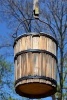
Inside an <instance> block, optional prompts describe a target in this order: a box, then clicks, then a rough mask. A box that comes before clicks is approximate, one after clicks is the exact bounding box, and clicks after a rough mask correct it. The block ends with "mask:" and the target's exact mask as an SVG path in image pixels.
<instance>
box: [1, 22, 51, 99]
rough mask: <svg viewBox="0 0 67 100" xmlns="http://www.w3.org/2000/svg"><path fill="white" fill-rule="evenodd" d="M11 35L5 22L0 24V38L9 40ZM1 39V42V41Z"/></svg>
mask: <svg viewBox="0 0 67 100" xmlns="http://www.w3.org/2000/svg"><path fill="white" fill-rule="evenodd" d="M9 33H11V30H10V29H9V28H8V27H7V24H6V23H5V22H0V37H1V36H2V37H1V38H7V35H8V34H9ZM1 38H0V41H1ZM0 52H2V53H3V52H5V50H2V51H1V50H0ZM10 60H11V62H12V61H13V58H12V59H10ZM42 100H52V99H51V97H48V98H44V99H42Z"/></svg>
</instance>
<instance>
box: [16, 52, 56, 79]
mask: <svg viewBox="0 0 67 100" xmlns="http://www.w3.org/2000/svg"><path fill="white" fill-rule="evenodd" d="M36 54H38V56H39V58H38V59H39V60H38V62H37V63H38V64H39V65H40V66H41V67H38V69H37V70H38V74H37V75H39V76H41V75H42V74H45V76H46V77H47V76H48V77H51V78H54V74H53V73H55V72H56V70H55V72H54V70H53V71H52V69H54V65H53V67H52V69H51V68H50V67H49V65H48V66H47V61H46V64H45V65H44V66H45V68H47V69H46V70H47V71H46V70H45V71H46V72H45V71H44V73H42V72H41V71H42V68H43V66H42V64H43V63H44V60H43V61H42V59H41V57H40V55H41V56H42V58H43V55H46V56H45V57H44V58H46V57H47V58H48V56H49V54H46V53H35V55H36ZM23 55H24V54H23ZM28 55H29V54H28V53H26V54H25V55H24V56H23V57H24V58H23V59H25V56H28ZM33 55H34V53H33ZM35 55H34V56H35ZM20 56H21V55H20ZM34 56H32V53H31V57H32V58H33V57H34ZM18 57H19V56H18ZM31 57H30V56H29V59H28V58H27V61H25V62H26V63H27V66H28V67H27V66H25V67H24V65H22V66H19V69H20V67H21V69H20V71H21V72H22V68H25V72H22V73H24V74H23V75H22V74H21V77H22V76H29V75H33V76H34V75H35V74H34V69H33V68H34V66H33V65H34V63H33V61H31V65H29V61H30V60H31ZM49 58H50V59H51V61H50V62H52V60H53V61H55V65H57V63H56V59H55V58H53V57H52V56H49ZM40 59H41V61H40ZM46 60H49V59H46ZM16 61H17V59H16ZM21 62H24V61H23V60H21ZM21 62H19V63H21ZM32 63H33V64H32ZM40 63H42V64H40ZM24 64H25V63H24ZM51 64H52V63H51ZM36 65H37V64H36ZM36 65H35V66H36ZM39 65H38V66H39ZM31 66H32V67H31ZM46 66H47V67H46ZM15 67H16V68H17V66H15ZM55 67H56V66H55ZM29 68H32V70H31V69H29ZM49 69H50V70H51V73H52V74H49V75H47V74H48V73H47V72H48V71H49ZM16 70H18V69H16ZM35 70H36V67H35ZM23 71H24V69H23ZM31 71H32V72H31ZM17 72H18V71H17ZM29 72H30V73H29ZM16 77H18V76H17V75H16ZM19 78H20V77H18V78H16V80H17V79H19ZM54 79H55V80H56V78H54Z"/></svg>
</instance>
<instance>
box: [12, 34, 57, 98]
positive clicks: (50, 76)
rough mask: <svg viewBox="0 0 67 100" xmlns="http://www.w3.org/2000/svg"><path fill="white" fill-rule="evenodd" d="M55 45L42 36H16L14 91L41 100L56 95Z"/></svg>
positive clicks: (49, 37) (52, 41) (53, 40)
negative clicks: (40, 99)
mask: <svg viewBox="0 0 67 100" xmlns="http://www.w3.org/2000/svg"><path fill="white" fill-rule="evenodd" d="M56 55H57V41H56V40H55V39H54V38H53V37H52V36H50V35H48V34H44V33H41V34H40V33H39V34H38V33H29V34H23V35H21V36H19V37H18V38H17V39H16V40H15V42H14V62H15V90H16V92H17V93H18V94H19V95H21V96H24V97H28V98H43V97H47V96H50V95H53V94H54V93H55V92H56V87H57V82H56V68H57V57H56Z"/></svg>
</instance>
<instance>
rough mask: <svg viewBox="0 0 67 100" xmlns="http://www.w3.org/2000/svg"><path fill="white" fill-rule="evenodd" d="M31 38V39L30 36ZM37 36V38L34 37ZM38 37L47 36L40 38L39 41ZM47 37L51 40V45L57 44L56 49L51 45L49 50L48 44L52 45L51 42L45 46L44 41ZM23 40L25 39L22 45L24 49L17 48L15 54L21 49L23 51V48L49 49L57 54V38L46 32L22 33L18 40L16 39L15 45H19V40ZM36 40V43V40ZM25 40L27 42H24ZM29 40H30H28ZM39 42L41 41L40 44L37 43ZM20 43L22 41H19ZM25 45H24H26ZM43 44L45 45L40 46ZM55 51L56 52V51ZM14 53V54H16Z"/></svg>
mask: <svg viewBox="0 0 67 100" xmlns="http://www.w3.org/2000/svg"><path fill="white" fill-rule="evenodd" d="M28 37H29V38H30V39H29V38H28ZM34 38H35V39H34ZM37 38H45V39H39V41H37ZM46 39H48V41H49V40H51V42H52V43H51V45H55V46H54V47H55V50H54V47H52V49H51V47H50V48H49V50H48V48H47V47H48V46H49V45H50V42H48V41H47V42H48V46H47V47H45V45H44V43H43V41H46ZM21 40H23V41H22V42H23V43H21V45H22V47H23V48H22V49H21V50H20V49H19V50H16V49H15V54H16V53H18V52H19V51H22V50H27V49H42V50H44V49H45V50H47V51H49V52H52V53H53V54H55V55H56V49H57V42H56V40H55V39H54V38H53V37H51V36H50V35H46V34H33V35H32V34H28V35H26V34H25V35H21V36H20V37H18V38H17V39H16V40H15V43H14V44H15V45H14V47H15V46H16V47H18V42H19V41H21ZM33 40H34V41H35V40H36V41H35V43H34V41H33ZM24 41H25V42H24ZM28 41H29V42H28ZM37 42H39V44H38V45H35V44H36V43H37ZM19 44H20V43H19ZM23 45H24V46H25V47H24V46H23ZM27 45H28V46H29V45H30V46H29V47H27ZM41 45H43V46H42V47H40V46H41ZM54 51H55V52H54ZM15 54H14V55H15Z"/></svg>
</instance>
